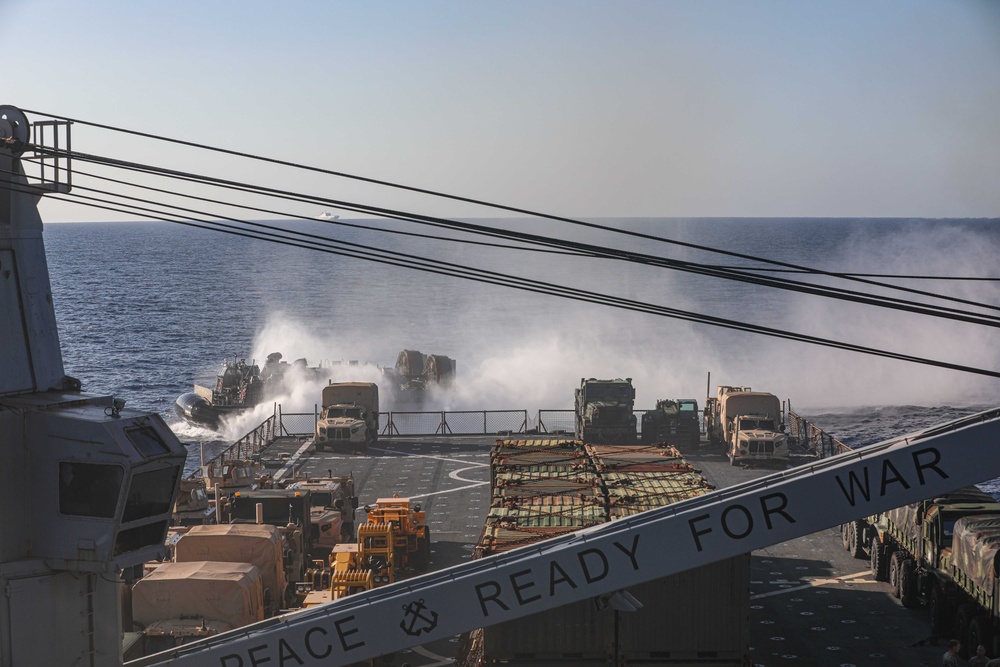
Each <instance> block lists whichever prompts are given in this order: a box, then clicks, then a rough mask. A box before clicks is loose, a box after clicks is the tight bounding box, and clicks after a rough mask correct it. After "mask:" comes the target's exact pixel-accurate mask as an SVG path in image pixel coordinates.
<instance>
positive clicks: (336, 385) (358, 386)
mask: <svg viewBox="0 0 1000 667" xmlns="http://www.w3.org/2000/svg"><path fill="white" fill-rule="evenodd" d="M377 439H378V385H376V384H375V383H373V382H331V383H330V384H328V385H327V386H325V387H323V411H322V412H321V413H320V418H319V420H318V421H317V422H316V436H315V438H313V442H314V444H315V445H316V449H317V451H323V450H324V449H327V448H330V449H332V450H334V451H346V452H354V451H364V450H365V449H366V448H367V445H368V443H370V442H375V441H376V440H377Z"/></svg>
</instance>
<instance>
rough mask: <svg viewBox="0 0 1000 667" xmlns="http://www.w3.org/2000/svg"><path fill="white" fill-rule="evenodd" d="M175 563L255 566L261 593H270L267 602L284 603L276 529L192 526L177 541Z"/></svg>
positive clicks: (264, 526) (238, 525)
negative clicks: (259, 576) (245, 564)
mask: <svg viewBox="0 0 1000 667" xmlns="http://www.w3.org/2000/svg"><path fill="white" fill-rule="evenodd" d="M174 560H176V561H177V562H180V563H183V562H190V561H202V560H212V561H219V562H229V563H250V564H251V565H256V566H257V569H258V570H260V574H261V579H262V580H263V583H264V589H265V590H266V591H269V592H270V595H269V598H270V599H271V600H275V601H280V600H283V599H284V594H285V571H284V569H283V568H284V559H283V556H282V551H281V532H280V530H279V529H278V528H277V527H276V526H272V525H270V524H252V523H229V524H219V525H211V526H192V527H191V529H190V530H189V531H188V532H187V534H185V535H184V536H183V537H181V538H180V539H179V540H177V545H176V546H175V547H174Z"/></svg>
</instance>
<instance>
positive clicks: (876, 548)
mask: <svg viewBox="0 0 1000 667" xmlns="http://www.w3.org/2000/svg"><path fill="white" fill-rule="evenodd" d="M869 551H871V566H872V576H873V577H875V581H886V580H888V579H889V549H888V545H885V544H882V543H881V542H876V541H873V542H872V544H871V547H869Z"/></svg>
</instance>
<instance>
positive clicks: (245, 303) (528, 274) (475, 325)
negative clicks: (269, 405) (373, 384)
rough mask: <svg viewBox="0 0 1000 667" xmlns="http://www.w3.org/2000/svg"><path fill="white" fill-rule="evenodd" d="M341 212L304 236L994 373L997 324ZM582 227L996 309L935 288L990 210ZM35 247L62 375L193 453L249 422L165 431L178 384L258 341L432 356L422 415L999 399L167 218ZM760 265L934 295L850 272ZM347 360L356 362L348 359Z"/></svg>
mask: <svg viewBox="0 0 1000 667" xmlns="http://www.w3.org/2000/svg"><path fill="white" fill-rule="evenodd" d="M339 222H347V223H348V224H363V225H365V226H367V227H370V229H357V228H354V227H344V226H339V225H337V224H336V222H334V223H322V222H319V221H317V222H313V223H303V224H305V225H306V226H307V227H308V229H309V230H310V231H311V232H312V233H315V234H320V235H323V236H326V237H336V238H337V239H340V240H343V241H347V242H350V243H355V244H357V246H353V247H355V248H357V249H364V250H366V251H370V252H377V251H383V250H384V251H391V252H397V253H404V254H405V255H407V256H409V257H411V258H423V259H434V260H440V261H446V262H451V263H454V264H458V265H462V266H467V267H475V268H477V269H484V270H489V271H493V272H497V273H499V274H504V275H509V276H517V277H524V278H530V279H533V280H538V281H545V282H547V283H554V284H557V285H561V286H567V287H572V288H574V289H583V290H588V291H591V292H595V293H601V294H610V295H614V296H617V297H622V298H627V299H631V300H635V301H637V302H640V303H643V304H655V305H657V306H665V307H668V308H672V309H677V310H679V311H683V312H690V313H698V314H702V315H710V316H715V317H720V318H727V319H731V320H737V321H740V322H747V323H752V324H757V325H761V326H766V327H770V328H773V329H777V330H788V331H794V332H798V333H805V334H809V335H813V336H818V337H822V338H826V339H832V340H837V341H844V342H849V343H852V344H858V345H864V346H867V347H871V348H877V349H883V350H889V351H892V352H899V353H904V354H907V355H912V356H917V357H923V358H928V359H934V360H940V361H945V362H948V363H953V364H960V365H964V366H969V367H973V368H982V369H988V370H994V371H995V370H998V369H1000V331H998V330H997V329H996V328H991V327H985V326H981V325H974V324H967V323H961V322H955V321H950V320H947V319H936V318H930V317H927V316H918V315H914V314H909V313H902V312H897V311H890V310H884V309H877V308H873V307H869V306H863V305H859V304H852V303H847V302H843V301H838V300H832V299H827V298H823V297H818V296H812V295H807V294H802V293H799V292H792V291H783V290H776V289H774V288H769V287H764V286H758V285H751V284H746V283H739V282H732V281H726V280H722V279H720V278H713V277H705V276H697V275H692V274H689V273H681V272H677V271H673V270H668V269H664V268H656V267H650V266H642V265H637V264H630V263H625V262H622V261H616V260H609V259H595V258H588V257H580V256H568V255H564V254H553V253H543V252H533V251H526V250H524V249H512V248H503V247H495V246H483V245H473V244H469V243H466V242H465V241H467V240H468V239H467V238H466V237H459V236H458V235H457V234H455V233H449V236H450V240H439V239H428V238H418V237H413V236H401V235H398V234H395V233H392V232H396V231H408V232H413V231H416V232H419V233H422V234H433V235H436V236H440V235H441V234H442V232H440V231H435V230H433V229H414V228H413V227H412V226H406V225H405V223H401V222H394V221H387V220H363V221H339ZM476 222H478V223H481V224H490V225H496V226H502V227H505V228H511V229H517V230H520V231H526V232H531V233H536V234H545V235H549V236H558V237H560V238H572V239H574V240H579V241H585V242H588V243H595V244H598V245H601V246H603V247H613V248H619V249H623V250H631V251H635V252H643V253H646V254H651V255H656V256H659V257H669V258H672V259H679V260H685V261H691V262H701V263H706V264H713V265H718V266H751V265H753V263H752V262H750V261H749V260H746V259H741V258H733V257H726V256H721V255H717V254H712V253H707V252H704V251H700V250H694V249H691V248H687V247H681V246H677V245H673V244H667V243H662V242H656V241H651V240H648V239H634V238H628V237H623V236H620V235H617V234H611V233H608V232H604V231H599V230H594V229H581V228H579V227H574V226H570V225H567V224H565V223H556V222H551V221H540V220H533V219H524V220H493V221H485V220H477V221H476ZM593 222H595V223H598V224H601V225H605V226H610V227H614V228H616V229H627V230H632V231H638V232H642V233H646V234H650V235H655V236H659V237H664V238H669V239H672V240H675V241H681V242H684V243H691V244H697V245H703V246H708V247H711V248H724V249H726V250H730V251H735V252H739V253H742V254H745V255H749V256H754V257H765V258H769V259H775V260H781V261H785V262H790V263H795V264H799V265H804V266H809V267H813V268H819V269H824V270H829V271H837V272H851V273H866V274H881V275H894V276H900V275H905V276H920V278H873V280H881V281H883V282H889V283H892V284H896V285H903V286H906V287H910V288H915V289H919V290H923V291H926V292H931V293H935V294H944V295H948V296H950V297H956V298H960V299H964V300H966V301H970V302H974V303H980V304H986V305H987V306H992V307H993V308H995V307H996V306H997V304H1000V282H996V281H985V280H960V281H959V280H945V279H944V277H977V278H1000V263H998V262H997V260H996V258H997V257H998V256H1000V225H998V222H1000V221H998V220H902V219H849V220H839V219H626V220H611V219H602V220H595V221H593ZM280 224H284V225H289V224H291V223H280ZM480 240H482V239H480ZM45 243H46V248H47V255H48V261H49V270H50V274H51V279H52V290H53V296H54V300H55V309H56V316H57V319H58V323H59V330H60V342H61V346H62V350H63V356H64V363H65V367H66V372H67V373H68V374H69V375H72V376H74V377H76V378H79V379H80V380H81V381H82V382H83V387H84V390H85V391H90V392H97V393H109V394H115V395H117V396H119V397H121V398H124V399H126V400H127V401H128V404H129V407H134V408H138V409H142V410H149V411H156V412H159V413H160V414H162V415H163V416H164V417H165V418H166V419H167V421H168V422H169V423H170V424H171V426H172V428H174V429H175V431H176V432H177V433H178V435H179V436H180V437H181V439H182V440H184V441H185V442H188V443H191V444H192V445H194V444H197V443H199V442H212V443H214V444H216V445H218V444H220V443H224V442H227V441H229V440H234V439H235V438H237V437H238V436H239V435H242V433H241V432H240V431H241V430H243V429H246V430H248V429H249V427H251V426H253V425H254V424H253V423H250V422H252V421H253V420H255V419H256V418H257V417H258V416H259V415H252V416H248V417H247V420H246V421H244V422H243V423H240V424H237V425H234V426H233V427H231V429H230V431H229V432H225V433H223V434H221V435H220V434H217V433H213V432H210V431H206V430H203V429H198V428H194V427H190V426H187V425H185V424H183V423H182V422H180V421H179V420H178V419H177V418H176V417H175V416H174V414H173V402H174V399H175V398H176V397H177V396H178V395H180V394H181V393H184V392H186V391H190V390H191V387H192V384H193V383H194V381H195V379H196V378H204V377H206V376H208V377H213V376H214V374H215V372H216V370H217V369H218V367H219V366H220V364H221V362H222V360H223V359H225V358H230V359H231V358H234V356H235V357H238V358H246V359H247V360H248V361H250V360H255V361H256V362H257V363H258V364H262V363H263V360H264V358H265V357H266V356H267V354H269V353H271V352H275V351H278V352H281V353H282V354H283V355H284V359H285V360H287V361H291V360H293V359H297V358H305V359H306V360H307V362H308V363H309V364H310V365H317V364H320V363H324V364H328V363H331V362H336V361H343V362H347V361H350V360H358V361H360V362H370V363H371V364H376V365H385V366H392V365H393V364H394V362H395V360H396V356H397V355H398V353H399V352H400V351H401V350H403V349H415V350H420V351H422V352H424V353H428V354H443V355H447V356H449V357H452V358H453V359H455V360H457V371H458V374H457V376H458V384H457V387H456V388H455V390H454V391H453V392H449V393H447V394H441V395H435V396H432V398H431V401H432V403H431V404H430V405H429V406H428V407H427V409H471V410H481V409H527V410H528V411H529V413H534V412H535V411H537V410H538V409H561V408H571V407H572V404H573V390H574V388H575V387H576V386H578V385H579V382H580V378H582V377H630V378H632V379H633V383H634V385H635V387H636V393H637V400H636V402H637V407H640V408H645V407H652V406H653V404H654V403H655V401H656V399H658V398H682V397H695V398H698V399H699V401H700V402H703V401H704V397H705V395H706V391H707V389H708V387H709V385H711V387H713V388H714V386H715V385H717V384H730V385H743V386H752V387H753V388H754V389H757V390H763V391H770V392H773V393H775V394H777V395H778V396H779V397H781V398H782V399H786V400H788V401H790V403H791V405H792V407H793V409H795V410H796V411H797V412H799V413H800V414H803V415H805V416H807V417H809V418H811V419H812V420H813V421H814V422H816V423H817V424H818V425H819V426H821V427H822V428H824V429H825V430H826V431H828V432H830V433H831V434H833V435H834V436H836V437H838V438H840V439H842V440H844V441H845V442H847V443H848V444H851V445H864V444H870V443H873V442H877V441H879V440H882V439H885V438H888V437H892V436H896V435H900V434H903V433H907V432H911V431H915V430H919V429H921V428H923V427H926V426H929V425H932V424H936V423H939V422H942V421H947V420H949V419H953V418H955V417H957V416H960V415H962V414H966V413H970V412H973V411H977V410H981V409H985V408H987V407H993V406H996V405H1000V380H997V379H995V378H989V377H986V376H982V375H977V374H973V373H968V372H960V371H955V370H947V369H941V368H935V367H931V366H926V365H920V364H915V363H909V362H903V361H896V360H891V359H884V358H880V357H875V356H868V355H862V354H858V353H853V352H847V351H842V350H837V349H832V348H828V347H820V346H815V345H810V344H806V343H801V342H792V341H788V340H784V339H780V338H772V337H765V336H761V335H757V334H750V333H743V332H739V331H733V330H730V329H725V328H718V327H713V326H709V325H705V324H699V323H693V322H690V321H684V320H680V319H674V318H668V317H662V316H657V315H650V314H645V313H640V312H633V311H629V310H620V309H615V308H611V307H609V306H604V305H596V304H590V303H582V302H580V301H573V300H567V299H563V298H559V297H554V296H549V295H544V294H536V293H531V292H527V291H518V290H514V289H510V288H506V287H499V286H496V285H490V284H485V283H483V282H475V281H468V280H461V279H456V278H453V277H446V276H442V275H435V274H432V273H424V272H419V271H416V270H414V269H412V268H405V267H400V266H388V265H385V264H380V263H376V262H372V261H368V260H364V259H360V258H358V257H355V256H338V255H332V254H328V253H323V252H318V251H315V250H309V249H301V248H295V247H289V246H282V245H277V244H273V243H268V242H265V241H261V240H252V239H246V238H240V237H236V236H230V235H226V234H222V233H218V232H212V231H204V230H199V229H192V228H187V227H182V226H179V225H175V224H171V223H166V222H136V223H79V224H48V225H46V227H45ZM498 243H499V242H498ZM404 261H408V260H404ZM758 266H759V265H758ZM771 275H777V276H781V277H785V278H793V279H797V280H803V281H805V280H810V281H811V282H821V283H823V284H830V285H833V284H836V285H837V286H845V287H848V288H850V289H855V290H859V291H863V292H868V293H879V294H894V295H895V296H897V297H898V298H903V299H907V300H917V301H922V302H928V303H939V302H937V301H932V300H931V298H930V297H926V296H914V295H908V294H902V293H894V292H889V291H887V290H885V289H884V288H876V287H872V286H869V285H863V284H855V285H849V284H844V283H842V282H841V281H838V282H836V283H834V282H833V280H832V279H819V280H817V279H816V278H811V279H810V278H807V277H803V276H802V275H801V274H792V273H776V274H771ZM931 277H934V278H931ZM950 305H951V306H952V307H956V308H959V309H961V310H963V311H968V312H976V313H979V312H986V313H991V312H992V313H993V314H995V313H996V311H995V310H992V311H991V310H989V309H988V308H986V309H983V308H979V307H976V306H972V305H968V304H962V305H955V304H950ZM361 368H362V370H359V371H358V372H359V373H362V372H368V371H364V370H363V369H364V366H362V367H361ZM339 379H368V378H367V377H356V378H351V377H343V378H339ZM318 398H319V396H318V393H317V392H316V391H315V389H314V388H312V389H310V388H304V389H303V390H302V391H292V392H290V393H289V395H288V396H285V397H282V399H281V402H282V407H283V409H285V411H286V412H295V411H308V412H311V411H312V408H313V405H314V404H315V403H316V402H317V400H318ZM391 408H392V406H391V405H389V406H383V409H391ZM991 490H992V489H991Z"/></svg>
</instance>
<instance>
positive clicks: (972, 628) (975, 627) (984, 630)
mask: <svg viewBox="0 0 1000 667" xmlns="http://www.w3.org/2000/svg"><path fill="white" fill-rule="evenodd" d="M989 628H990V621H989V619H988V618H986V616H984V615H979V616H976V617H975V618H974V619H972V621H971V622H970V623H969V647H970V650H972V647H976V646H979V645H980V644H982V645H983V646H990V645H991V644H992V643H993V638H992V637H991V636H990V632H989Z"/></svg>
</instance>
